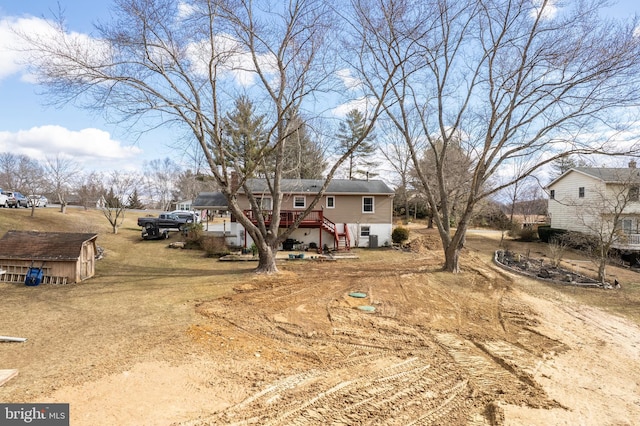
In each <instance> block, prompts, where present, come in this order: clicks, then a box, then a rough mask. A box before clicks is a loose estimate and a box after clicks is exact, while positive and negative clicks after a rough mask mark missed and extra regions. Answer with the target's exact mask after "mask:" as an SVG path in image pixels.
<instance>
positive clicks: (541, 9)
mask: <svg viewBox="0 0 640 426" xmlns="http://www.w3.org/2000/svg"><path fill="white" fill-rule="evenodd" d="M532 3H533V7H534V8H533V10H532V11H531V17H532V18H536V17H537V16H538V15H540V17H541V18H542V19H553V18H555V17H556V15H557V14H558V7H557V6H556V1H555V0H533V1H532Z"/></svg>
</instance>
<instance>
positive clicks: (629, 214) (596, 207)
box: [546, 161, 640, 251]
mask: <svg viewBox="0 0 640 426" xmlns="http://www.w3.org/2000/svg"><path fill="white" fill-rule="evenodd" d="M546 190H547V194H548V195H549V207H548V210H549V216H550V219H551V227H552V228H558V229H565V230H568V231H576V232H582V233H587V234H589V233H590V234H594V233H596V232H607V231H608V230H611V229H613V228H612V227H614V226H615V227H616V229H617V230H618V231H619V233H620V238H616V241H615V242H614V244H613V248H617V249H625V250H634V251H636V250H640V198H639V195H640V170H639V169H637V168H636V162H635V161H631V162H630V163H629V167H628V168H595V167H576V168H573V169H571V170H569V171H567V172H565V173H563V174H562V175H561V176H560V177H558V178H557V179H555V180H554V181H552V182H551V183H550V184H549V185H547V187H546ZM615 217H617V218H618V220H617V223H613V222H614V220H615Z"/></svg>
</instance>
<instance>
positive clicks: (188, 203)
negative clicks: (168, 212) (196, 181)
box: [174, 200, 193, 211]
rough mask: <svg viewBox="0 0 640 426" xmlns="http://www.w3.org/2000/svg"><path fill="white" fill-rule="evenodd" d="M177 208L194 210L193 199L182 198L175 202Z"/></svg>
mask: <svg viewBox="0 0 640 426" xmlns="http://www.w3.org/2000/svg"><path fill="white" fill-rule="evenodd" d="M174 205H175V207H176V208H175V210H182V211H191V210H193V207H192V206H193V200H182V201H177V202H175V203H174Z"/></svg>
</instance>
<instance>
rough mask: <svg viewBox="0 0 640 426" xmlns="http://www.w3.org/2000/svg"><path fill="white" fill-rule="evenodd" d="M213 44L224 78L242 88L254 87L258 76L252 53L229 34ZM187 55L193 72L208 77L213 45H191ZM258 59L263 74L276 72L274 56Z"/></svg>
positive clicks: (264, 56)
mask: <svg viewBox="0 0 640 426" xmlns="http://www.w3.org/2000/svg"><path fill="white" fill-rule="evenodd" d="M213 42H214V43H215V50H216V52H217V57H218V61H219V64H218V65H219V66H220V67H221V70H222V72H223V74H224V76H226V77H229V78H231V79H232V80H233V81H234V82H235V83H236V84H238V85H240V86H242V87H249V86H252V85H253V84H254V83H255V80H256V78H257V77H258V75H257V74H256V67H255V65H254V63H253V57H252V55H251V53H250V52H248V51H247V50H245V49H244V47H243V45H242V44H241V43H240V42H238V40H236V39H235V38H234V37H233V36H231V35H229V34H218V35H216V36H215V38H214V40H213ZM187 53H188V55H189V56H190V57H191V58H192V62H191V63H192V71H193V72H195V73H197V74H199V75H201V76H207V75H208V67H209V61H210V60H211V44H210V43H209V42H208V41H207V40H203V41H201V42H197V43H191V44H190V45H189V47H188V50H187ZM256 57H257V61H258V64H259V65H260V68H261V69H262V71H263V72H265V73H266V74H272V73H274V72H275V70H276V66H275V58H274V57H273V56H272V55H270V54H258V55H256Z"/></svg>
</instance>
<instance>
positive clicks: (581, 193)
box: [578, 186, 584, 198]
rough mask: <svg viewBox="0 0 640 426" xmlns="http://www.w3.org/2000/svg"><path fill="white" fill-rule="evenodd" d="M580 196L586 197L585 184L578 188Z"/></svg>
mask: <svg viewBox="0 0 640 426" xmlns="http://www.w3.org/2000/svg"><path fill="white" fill-rule="evenodd" d="M578 198H584V186H581V187H580V188H578Z"/></svg>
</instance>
